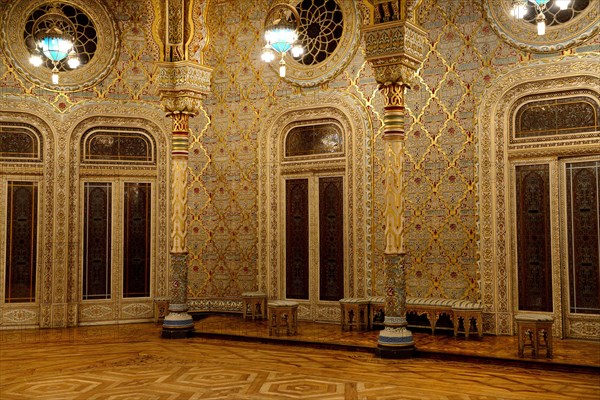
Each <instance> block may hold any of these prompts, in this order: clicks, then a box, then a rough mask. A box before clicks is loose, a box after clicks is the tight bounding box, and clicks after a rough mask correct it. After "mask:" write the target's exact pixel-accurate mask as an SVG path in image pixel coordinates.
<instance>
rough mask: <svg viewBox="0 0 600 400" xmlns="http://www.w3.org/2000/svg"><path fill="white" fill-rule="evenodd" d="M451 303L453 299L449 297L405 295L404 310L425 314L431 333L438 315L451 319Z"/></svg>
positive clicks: (433, 330) (433, 331)
mask: <svg viewBox="0 0 600 400" xmlns="http://www.w3.org/2000/svg"><path fill="white" fill-rule="evenodd" d="M453 304H454V300H451V299H436V298H421V297H407V298H406V312H407V313H415V314H416V315H425V316H427V320H428V321H429V325H430V326H431V334H432V335H433V334H434V333H435V327H436V325H437V321H438V319H439V318H440V316H442V315H444V314H445V315H447V316H448V317H449V318H450V319H451V320H452V305H453ZM455 332H456V331H455Z"/></svg>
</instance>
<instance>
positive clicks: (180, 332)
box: [161, 308, 194, 339]
mask: <svg viewBox="0 0 600 400" xmlns="http://www.w3.org/2000/svg"><path fill="white" fill-rule="evenodd" d="M193 332H194V319H193V318H192V316H191V315H190V314H188V313H187V311H184V312H177V311H171V310H170V308H169V315H167V316H166V317H165V319H164V321H163V330H162V333H161V336H162V337H163V338H165V339H183V338H187V337H190V336H192V334H193Z"/></svg>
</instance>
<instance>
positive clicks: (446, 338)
mask: <svg viewBox="0 0 600 400" xmlns="http://www.w3.org/2000/svg"><path fill="white" fill-rule="evenodd" d="M196 332H198V333H199V334H200V335H204V336H213V337H219V336H222V337H231V338H238V339H241V338H247V339H248V338H249V339H251V338H257V339H268V340H270V341H274V342H276V341H285V342H287V343H290V344H294V343H296V342H301V343H304V344H310V343H312V344H324V345H327V344H329V345H332V347H334V348H344V347H346V348H351V349H358V350H364V351H370V352H373V351H374V350H375V348H376V347H377V336H378V335H379V331H378V330H371V331H362V332H361V331H346V332H343V331H342V330H341V329H340V325H338V324H324V323H314V322H308V321H300V323H299V330H298V334H297V335H294V336H288V337H286V336H283V337H273V336H269V331H268V326H267V322H266V321H260V320H256V321H252V320H249V319H246V320H244V319H242V318H241V317H240V316H239V315H235V314H233V315H210V316H208V317H207V318H203V319H201V320H200V321H198V322H196ZM413 336H414V341H415V344H416V346H417V350H418V353H419V354H420V355H425V356H433V355H439V356H446V358H450V357H449V356H456V357H453V358H474V359H479V360H486V361H494V360H500V361H506V362H512V363H515V362H517V363H521V364H522V363H528V364H534V365H536V364H538V365H540V366H544V367H551V366H559V367H560V366H567V367H574V366H590V367H596V368H599V369H600V341H589V340H572V339H569V340H561V339H557V338H554V340H553V342H554V357H553V358H552V359H547V358H545V357H544V356H545V350H542V357H540V358H536V359H533V358H531V357H529V355H530V352H526V355H527V357H525V358H524V359H521V358H520V357H519V356H518V353H517V347H518V340H517V337H516V336H493V335H485V336H484V338H478V337H477V335H471V336H470V338H469V339H468V340H466V339H465V338H464V336H463V335H459V336H458V337H457V338H455V337H454V336H453V335H452V331H449V332H443V331H442V332H438V331H436V334H435V335H431V333H430V330H429V328H425V329H421V330H420V331H413Z"/></svg>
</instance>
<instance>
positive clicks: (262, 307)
mask: <svg viewBox="0 0 600 400" xmlns="http://www.w3.org/2000/svg"><path fill="white" fill-rule="evenodd" d="M248 311H250V315H251V316H252V319H255V318H258V317H260V318H261V319H265V317H266V314H267V295H266V294H265V293H263V292H244V293H242V316H243V317H244V319H246V317H247V316H248Z"/></svg>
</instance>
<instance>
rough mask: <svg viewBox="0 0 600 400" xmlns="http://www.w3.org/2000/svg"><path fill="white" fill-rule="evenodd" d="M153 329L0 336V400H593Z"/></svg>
mask: <svg viewBox="0 0 600 400" xmlns="http://www.w3.org/2000/svg"><path fill="white" fill-rule="evenodd" d="M160 331H161V327H160V326H158V325H153V324H136V325H113V326H95V327H79V328H69V329H50V330H11V331H8V330H6V331H0V346H1V347H0V399H2V400H17V399H19V400H22V399H41V400H45V399H51V400H69V399H80V400H100V399H102V400H104V399H111V400H125V399H131V400H150V399H153V400H160V399H164V400H183V399H240V400H259V399H261V400H262V399H267V400H268V399H318V400H330V399H331V400H333V399H365V400H370V399H381V400H391V399H452V400H459V399H461V400H462V399H465V400H466V399H478V400H484V399H485V400H489V399H519V400H521V399H544V400H552V399H596V400H597V399H598V398H599V397H600V374H598V373H597V372H594V371H592V370H590V372H582V371H579V372H571V373H569V372H564V371H548V370H544V369H541V368H520V367H514V366H498V365H493V364H478V363H469V362H459V361H440V360H436V359H429V358H414V359H409V360H384V359H379V358H375V357H374V356H373V355H372V354H370V353H368V352H350V351H340V350H326V349H315V348H306V347H300V346H288V345H277V344H257V343H249V342H240V341H230V340H221V339H203V338H191V339H178V340H168V339H161V338H160Z"/></svg>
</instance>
